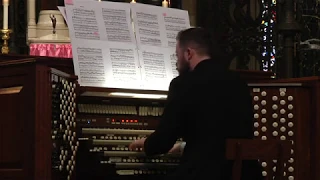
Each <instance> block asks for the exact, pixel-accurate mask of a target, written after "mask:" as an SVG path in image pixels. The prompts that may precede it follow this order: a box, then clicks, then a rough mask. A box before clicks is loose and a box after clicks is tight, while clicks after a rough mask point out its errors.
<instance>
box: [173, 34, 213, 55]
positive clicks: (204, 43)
mask: <svg viewBox="0 0 320 180" xmlns="http://www.w3.org/2000/svg"><path fill="white" fill-rule="evenodd" d="M177 41H179V45H180V47H182V48H187V47H192V48H194V49H195V50H196V51H197V53H198V54H201V55H208V56H210V57H211V56H212V51H213V50H214V48H216V47H217V42H216V41H215V40H214V38H213V35H212V33H211V32H210V31H208V30H207V29H204V28H189V29H186V30H182V31H180V32H179V33H178V35H177Z"/></svg>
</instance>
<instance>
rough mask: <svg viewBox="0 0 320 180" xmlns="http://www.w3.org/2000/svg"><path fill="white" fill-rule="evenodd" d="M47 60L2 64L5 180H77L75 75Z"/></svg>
mask: <svg viewBox="0 0 320 180" xmlns="http://www.w3.org/2000/svg"><path fill="white" fill-rule="evenodd" d="M48 64H50V62H48V61H46V59H45V58H42V59H41V58H39V59H37V58H28V59H20V60H10V61H0V102H1V117H0V118H1V120H0V179H1V180H17V179H23V180H27V179H32V180H44V179H46V180H50V179H72V178H73V177H74V175H75V159H76V151H77V149H78V142H77V136H76V130H75V127H76V121H75V118H76V89H77V79H76V77H75V76H72V75H69V74H66V73H64V72H62V71H59V70H57V69H54V68H51V67H50V66H48Z"/></svg>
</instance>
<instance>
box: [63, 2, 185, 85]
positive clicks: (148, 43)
mask: <svg viewBox="0 0 320 180" xmlns="http://www.w3.org/2000/svg"><path fill="white" fill-rule="evenodd" d="M69 3H70V4H66V6H65V10H66V18H67V22H68V26H69V32H70V38H71V42H72V51H73V61H74V68H75V73H76V75H78V76H79V83H80V85H81V86H95V87H114V88H129V89H152V90H168V86H169V83H170V81H171V80H172V78H174V77H176V76H177V75H178V72H177V70H176V55H175V43H176V35H177V34H178V32H179V31H180V30H182V29H186V28H188V27H190V24H189V17H188V13H187V11H182V10H177V9H170V8H162V7H156V6H151V5H144V4H139V3H135V4H129V3H115V2H106V1H103V2H98V1H92V0H74V1H70V2H69ZM59 9H63V8H59ZM130 11H131V12H130ZM131 13H132V19H133V21H134V29H135V32H136V34H134V29H133V27H132V21H131Z"/></svg>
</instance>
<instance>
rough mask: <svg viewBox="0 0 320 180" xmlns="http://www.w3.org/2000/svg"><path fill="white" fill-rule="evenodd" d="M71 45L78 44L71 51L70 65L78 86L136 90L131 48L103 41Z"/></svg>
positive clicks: (136, 74) (135, 62)
mask: <svg viewBox="0 0 320 180" xmlns="http://www.w3.org/2000/svg"><path fill="white" fill-rule="evenodd" d="M73 42H74V43H77V44H79V45H78V46H76V47H75V48H73V61H74V64H75V65H74V67H75V73H76V75H78V76H79V84H80V85H82V86H94V87H114V88H128V86H130V87H132V88H140V84H141V73H140V69H139V61H138V54H137V51H136V47H135V46H133V45H123V44H121V43H113V44H109V43H108V42H106V41H96V42H91V43H86V41H84V40H75V41H73ZM76 64H77V65H78V66H76Z"/></svg>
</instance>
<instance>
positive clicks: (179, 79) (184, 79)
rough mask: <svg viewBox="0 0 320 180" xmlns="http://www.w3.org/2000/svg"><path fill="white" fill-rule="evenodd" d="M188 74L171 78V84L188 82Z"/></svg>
mask: <svg viewBox="0 0 320 180" xmlns="http://www.w3.org/2000/svg"><path fill="white" fill-rule="evenodd" d="M189 76H190V75H189V74H184V75H179V76H177V77H175V78H173V79H172V80H171V83H170V84H171V85H180V86H181V85H184V84H186V83H187V82H188V79H189Z"/></svg>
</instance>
